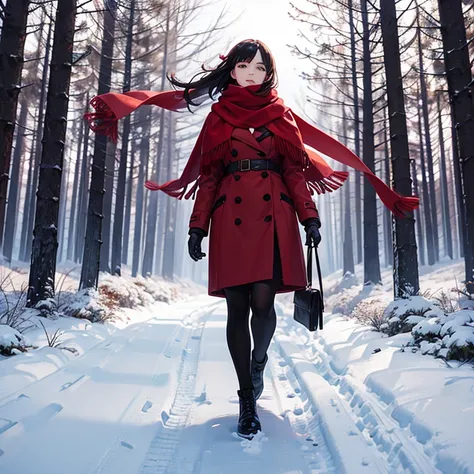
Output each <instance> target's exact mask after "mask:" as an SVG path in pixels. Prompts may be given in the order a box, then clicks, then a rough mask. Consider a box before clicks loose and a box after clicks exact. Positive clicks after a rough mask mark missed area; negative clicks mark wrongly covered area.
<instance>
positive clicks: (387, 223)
mask: <svg viewBox="0 0 474 474" xmlns="http://www.w3.org/2000/svg"><path fill="white" fill-rule="evenodd" d="M383 110H384V117H383V118H384V120H383V124H384V125H383V136H384V150H383V152H384V171H385V182H386V183H387V184H388V183H390V182H391V181H392V177H391V174H390V149H389V146H388V133H387V132H388V127H389V126H390V125H389V123H388V122H387V108H386V107H385V108H384V109H383ZM383 229H384V230H383V235H384V242H385V265H386V266H387V267H390V266H393V248H394V247H393V236H392V213H391V212H390V209H388V207H386V206H384V208H383Z"/></svg>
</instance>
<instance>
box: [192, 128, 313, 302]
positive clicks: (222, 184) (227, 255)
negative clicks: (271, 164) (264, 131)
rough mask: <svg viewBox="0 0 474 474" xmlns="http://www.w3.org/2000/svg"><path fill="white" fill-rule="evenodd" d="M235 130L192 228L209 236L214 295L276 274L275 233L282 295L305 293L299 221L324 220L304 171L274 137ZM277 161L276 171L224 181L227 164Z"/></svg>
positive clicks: (204, 188) (205, 184) (207, 180)
mask: <svg viewBox="0 0 474 474" xmlns="http://www.w3.org/2000/svg"><path fill="white" fill-rule="evenodd" d="M260 133H261V132H259V131H257V130H255V131H254V133H253V134H252V133H251V132H250V130H248V129H243V128H235V129H234V131H233V133H232V137H231V150H230V151H229V152H228V154H226V155H225V156H223V159H222V160H216V161H215V162H213V164H212V173H211V174H210V175H208V176H207V175H201V177H200V179H199V190H198V191H197V194H196V201H195V204H194V208H193V212H192V214H191V218H190V222H189V227H190V228H192V227H199V228H201V229H203V230H204V231H206V232H209V227H210V232H209V252H208V256H209V286H208V293H209V295H211V296H219V297H224V296H225V295H224V292H223V288H225V287H228V286H234V285H242V284H244V283H250V282H254V281H259V280H267V279H270V278H272V275H273V254H274V251H273V249H274V231H276V234H277V239H278V245H279V250H280V255H281V266H282V275H283V282H282V284H281V286H280V288H279V289H278V290H277V293H285V292H290V291H295V290H297V289H301V288H304V287H305V286H306V283H307V279H306V268H305V261H304V256H303V247H302V242H301V237H300V233H299V228H298V221H297V218H298V220H299V221H300V222H303V221H304V220H305V219H308V218H310V217H318V211H317V209H316V205H315V203H314V201H313V200H312V199H311V194H310V192H309V191H308V189H307V187H306V181H305V178H304V175H303V172H302V169H301V167H299V166H297V165H296V164H295V162H294V161H291V160H290V159H289V158H287V157H283V156H280V155H279V154H278V153H277V151H276V149H275V144H274V137H273V136H271V137H267V138H264V139H263V140H262V141H261V142H258V141H257V140H256V138H258V137H259V135H260ZM247 158H248V159H262V158H263V159H270V160H274V161H276V162H277V163H278V164H279V165H280V168H281V170H282V174H281V175H280V174H279V173H275V172H273V171H237V172H235V173H230V174H229V175H227V176H224V165H227V164H229V163H231V162H233V161H238V160H242V159H247Z"/></svg>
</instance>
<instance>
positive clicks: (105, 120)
mask: <svg viewBox="0 0 474 474" xmlns="http://www.w3.org/2000/svg"><path fill="white" fill-rule="evenodd" d="M90 104H91V105H92V107H94V109H95V112H88V113H85V114H84V119H85V120H87V122H88V123H89V128H90V129H91V130H93V131H94V132H95V133H97V134H99V135H106V136H107V137H108V138H109V139H110V140H112V141H113V142H114V143H117V138H118V121H117V117H116V116H115V114H114V112H113V111H112V109H111V108H110V107H109V106H108V105H107V104H106V103H105V102H104V101H103V100H102V99H101V98H100V96H96V97H94V98H92V99H91V101H90Z"/></svg>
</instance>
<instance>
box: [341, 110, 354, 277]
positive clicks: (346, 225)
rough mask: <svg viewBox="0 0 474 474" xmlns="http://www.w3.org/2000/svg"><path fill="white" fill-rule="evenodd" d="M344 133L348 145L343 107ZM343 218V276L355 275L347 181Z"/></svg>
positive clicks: (345, 184) (349, 197)
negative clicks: (347, 274)
mask: <svg viewBox="0 0 474 474" xmlns="http://www.w3.org/2000/svg"><path fill="white" fill-rule="evenodd" d="M342 133H343V135H344V144H345V145H346V146H347V145H348V140H347V117H346V109H345V107H344V106H343V107H342ZM344 171H347V166H344ZM341 203H343V205H342V213H341V214H342V218H343V226H342V232H343V236H344V237H343V242H342V274H343V275H345V274H346V273H352V274H354V273H355V269H354V246H353V240H352V225H351V187H350V182H349V180H347V181H346V182H345V183H344V199H342V196H341Z"/></svg>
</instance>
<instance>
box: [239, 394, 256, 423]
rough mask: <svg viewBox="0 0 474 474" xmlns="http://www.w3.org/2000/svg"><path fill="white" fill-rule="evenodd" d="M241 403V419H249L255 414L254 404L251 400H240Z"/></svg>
mask: <svg viewBox="0 0 474 474" xmlns="http://www.w3.org/2000/svg"><path fill="white" fill-rule="evenodd" d="M240 403H241V405H240V406H241V413H242V415H241V417H242V418H243V419H246V418H251V417H252V416H253V415H254V413H255V403H254V400H253V399H252V398H242V399H241V400H240Z"/></svg>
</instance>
